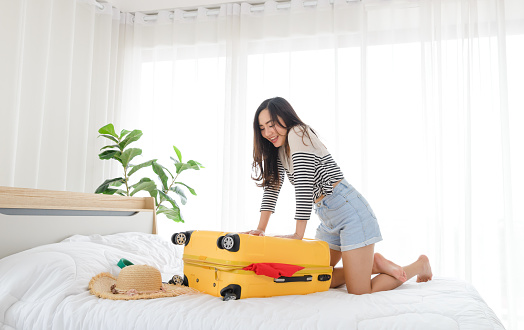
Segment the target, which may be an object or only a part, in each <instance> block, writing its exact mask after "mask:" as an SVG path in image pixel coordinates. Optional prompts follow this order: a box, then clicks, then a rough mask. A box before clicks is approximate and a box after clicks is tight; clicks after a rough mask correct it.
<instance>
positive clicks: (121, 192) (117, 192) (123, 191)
mask: <svg viewBox="0 0 524 330" xmlns="http://www.w3.org/2000/svg"><path fill="white" fill-rule="evenodd" d="M115 194H117V195H120V196H127V192H126V191H125V190H122V189H118V190H117V191H116V193H115Z"/></svg>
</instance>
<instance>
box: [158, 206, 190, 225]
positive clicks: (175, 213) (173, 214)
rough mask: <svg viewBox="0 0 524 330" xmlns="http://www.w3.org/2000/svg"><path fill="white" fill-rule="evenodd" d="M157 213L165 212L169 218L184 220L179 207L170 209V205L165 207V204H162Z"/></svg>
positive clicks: (178, 220) (177, 220) (176, 220)
mask: <svg viewBox="0 0 524 330" xmlns="http://www.w3.org/2000/svg"><path fill="white" fill-rule="evenodd" d="M156 213H157V214H165V215H166V217H167V218H168V219H171V220H173V221H175V222H184V219H182V215H181V214H180V209H179V208H172V209H170V208H168V207H165V206H164V205H160V206H159V207H158V210H157V211H156Z"/></svg>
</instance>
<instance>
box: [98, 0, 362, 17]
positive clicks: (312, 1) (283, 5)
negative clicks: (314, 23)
mask: <svg viewBox="0 0 524 330" xmlns="http://www.w3.org/2000/svg"><path fill="white" fill-rule="evenodd" d="M359 1H361V0H346V2H359ZM334 2H335V0H329V3H330V4H333V3H334ZM95 4H96V6H97V7H98V8H99V9H101V10H102V9H104V5H103V4H101V3H100V2H98V1H95ZM237 4H240V3H237ZM303 5H304V7H314V6H316V5H317V0H305V1H304V2H303ZM276 7H277V9H288V8H290V7H291V1H281V2H277V6H276ZM263 10H264V4H263V3H262V4H255V5H252V6H251V12H257V11H263ZM218 14H220V8H209V9H207V12H206V15H207V16H213V15H218ZM197 15H198V8H195V9H188V10H184V15H183V17H184V18H189V17H196V16H197ZM157 16H158V15H157V14H150V15H145V16H144V21H146V22H147V21H156V19H157ZM173 16H174V14H170V15H169V18H170V19H172V18H173Z"/></svg>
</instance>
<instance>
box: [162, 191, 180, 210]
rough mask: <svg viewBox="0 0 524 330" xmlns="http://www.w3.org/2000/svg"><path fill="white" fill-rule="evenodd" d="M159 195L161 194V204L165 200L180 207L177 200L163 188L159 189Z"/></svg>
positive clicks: (175, 206)
mask: <svg viewBox="0 0 524 330" xmlns="http://www.w3.org/2000/svg"><path fill="white" fill-rule="evenodd" d="M158 195H159V196H160V204H162V203H163V202H169V203H170V204H171V205H172V206H173V207H174V208H179V206H178V204H177V202H176V201H175V200H174V199H173V198H171V196H169V195H168V194H166V193H165V192H163V191H162V190H160V189H159V190H158Z"/></svg>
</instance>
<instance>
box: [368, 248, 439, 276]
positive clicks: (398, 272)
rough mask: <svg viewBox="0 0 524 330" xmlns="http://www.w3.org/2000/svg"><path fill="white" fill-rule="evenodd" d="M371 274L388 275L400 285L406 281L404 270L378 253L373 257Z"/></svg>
mask: <svg viewBox="0 0 524 330" xmlns="http://www.w3.org/2000/svg"><path fill="white" fill-rule="evenodd" d="M419 259H420V258H419ZM428 266H429V262H428ZM430 271H431V269H430ZM373 274H388V275H390V276H393V277H394V278H396V279H397V280H399V281H401V282H402V283H404V282H406V280H407V276H406V272H405V271H404V268H402V267H400V266H399V265H397V264H396V263H394V262H392V261H390V260H388V259H386V258H384V257H383V256H382V255H381V254H380V253H375V255H374V257H373Z"/></svg>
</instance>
